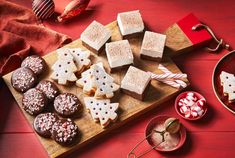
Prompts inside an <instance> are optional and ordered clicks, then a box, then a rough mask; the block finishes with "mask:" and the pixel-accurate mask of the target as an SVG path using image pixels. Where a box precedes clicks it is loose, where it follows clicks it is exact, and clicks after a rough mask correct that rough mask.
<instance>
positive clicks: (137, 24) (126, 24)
mask: <svg viewBox="0 0 235 158" xmlns="http://www.w3.org/2000/svg"><path fill="white" fill-rule="evenodd" d="M117 22H118V26H119V28H120V31H121V34H122V35H123V36H125V35H130V34H134V33H139V32H143V30H144V22H143V19H142V17H141V14H140V12H139V10H135V11H129V12H123V13H119V14H118V16H117Z"/></svg>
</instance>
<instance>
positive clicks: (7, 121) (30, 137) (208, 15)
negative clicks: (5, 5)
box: [0, 0, 235, 158]
mask: <svg viewBox="0 0 235 158" xmlns="http://www.w3.org/2000/svg"><path fill="white" fill-rule="evenodd" d="M11 1H15V2H17V3H19V4H21V5H24V6H27V7H30V5H31V0H21V1H17V0H11ZM68 1H69V0H64V1H62V2H61V0H57V1H56V5H57V9H58V10H62V8H63V7H64V6H65V4H66V3H68ZM134 9H139V10H140V12H141V14H142V16H143V18H144V21H145V24H146V25H147V26H148V28H149V29H151V30H153V31H156V32H163V31H164V30H165V29H166V28H167V27H168V26H170V25H171V24H173V23H174V22H176V21H177V20H179V19H180V18H182V17H184V16H185V15H187V14H188V13H190V12H193V13H194V14H195V15H196V16H198V17H200V19H201V20H202V21H204V22H206V23H207V24H209V25H210V26H211V27H212V28H213V29H214V31H215V32H216V34H217V35H218V36H220V37H223V38H224V40H226V41H228V42H229V43H230V44H231V45H232V46H234V47H235V38H234V36H235V33H234V32H235V11H234V10H235V2H234V1H233V0H215V1H206V0H195V1H189V0H178V1H170V0H145V1H141V0H135V1H127V0H118V1H117V0H106V1H105V0H92V1H91V3H90V7H89V10H88V11H86V13H85V14H83V15H81V16H79V17H77V18H75V19H73V20H72V21H71V22H70V23H67V24H58V23H54V22H47V23H45V24H46V26H48V27H49V28H51V29H54V30H56V31H58V32H62V33H64V34H67V35H69V36H71V37H72V38H73V39H77V38H79V36H80V33H81V32H82V31H83V30H84V29H85V28H86V26H87V25H88V24H89V23H90V22H92V21H93V20H97V21H99V22H101V23H103V24H107V23H109V22H111V21H113V20H115V19H116V16H117V13H119V12H122V11H128V10H134ZM42 40H46V39H42ZM226 53H227V51H223V52H221V53H219V54H210V53H208V52H207V51H206V50H203V49H201V50H197V51H193V52H191V53H188V54H184V55H180V56H178V57H175V58H174V61H175V62H176V63H177V65H178V66H179V67H180V68H181V70H183V71H184V72H185V73H187V74H188V76H189V80H190V82H191V85H192V86H191V89H193V90H195V91H198V92H200V93H202V94H203V95H204V96H205V97H206V99H207V101H208V105H209V111H208V113H207V115H206V116H205V117H204V118H203V119H202V120H199V121H197V122H189V121H185V120H183V119H181V121H182V123H183V124H184V125H185V127H186V128H187V130H188V139H187V141H186V144H185V145H184V146H183V148H182V149H180V150H178V151H176V152H174V153H170V154H159V153H158V152H156V151H152V152H151V153H149V154H148V155H146V157H148V158H156V157H209V156H210V157H213V158H216V157H218V158H221V157H228V158H232V157H235V149H234V146H235V116H234V115H233V114H231V113H230V112H228V111H227V110H225V108H223V107H222V105H221V104H220V103H219V101H218V100H217V99H216V97H215V95H214V93H213V89H212V82H211V77H212V72H213V68H214V66H215V64H216V62H217V61H218V60H219V59H220V58H221V57H222V56H223V55H224V54H226ZM0 100H1V103H0V157H1V158H8V157H9V158H13V157H14V158H15V157H17V158H18V157H19V158H20V157H23V158H31V157H33V158H43V157H47V153H46V151H44V149H43V147H42V146H41V145H40V143H39V141H38V140H37V137H36V136H35V134H34V133H33V131H32V129H31V126H30V125H29V124H28V123H27V121H26V119H25V118H24V116H23V115H22V114H21V112H20V110H19V108H18V106H17V104H16V102H15V101H14V99H13V96H12V95H11V94H10V91H9V90H8V89H7V87H6V86H5V84H2V83H1V85H0ZM161 114H166V115H170V116H175V117H178V116H177V114H176V112H175V110H174V99H172V100H170V101H168V102H166V103H164V104H163V105H162V106H161V108H156V109H154V110H153V111H151V112H149V113H147V114H145V115H143V116H142V117H140V118H138V119H136V120H135V121H132V122H130V123H128V124H127V125H126V126H124V127H122V128H119V129H117V130H115V131H113V132H112V133H111V134H109V135H107V136H106V137H105V138H101V139H99V140H97V141H96V142H94V143H92V144H89V145H88V146H86V147H84V148H82V149H81V150H77V151H75V152H74V153H72V154H71V155H69V156H68V157H72V158H73V157H74V158H75V157H79V158H106V157H115V158H116V157H117V158H120V157H126V155H127V153H128V152H129V151H130V150H131V149H132V148H133V146H134V145H135V144H136V143H137V142H139V141H140V140H141V139H142V138H143V137H144V129H145V126H146V124H147V123H148V121H149V120H150V119H151V118H152V117H154V116H157V115H161ZM147 148H148V145H146V144H145V145H143V148H142V149H140V150H139V151H143V150H144V149H147Z"/></svg>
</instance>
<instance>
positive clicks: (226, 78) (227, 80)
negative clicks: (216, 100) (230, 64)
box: [220, 71, 235, 102]
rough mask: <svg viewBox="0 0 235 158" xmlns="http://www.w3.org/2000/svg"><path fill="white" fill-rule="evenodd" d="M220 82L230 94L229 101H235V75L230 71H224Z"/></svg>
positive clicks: (224, 91)
mask: <svg viewBox="0 0 235 158" xmlns="http://www.w3.org/2000/svg"><path fill="white" fill-rule="evenodd" d="M220 84H221V85H222V86H223V93H224V95H225V96H227V95H228V101H229V102H234V101H235V76H234V75H233V74H230V73H228V72H225V71H222V72H221V74H220Z"/></svg>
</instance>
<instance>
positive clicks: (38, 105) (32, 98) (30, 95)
mask: <svg viewBox="0 0 235 158" xmlns="http://www.w3.org/2000/svg"><path fill="white" fill-rule="evenodd" d="M46 105H47V98H46V96H45V95H44V93H43V92H41V91H40V90H38V89H36V88H31V89H29V90H28V91H27V92H25V93H24V95H23V98H22V107H23V109H24V110H25V111H26V112H27V113H29V114H30V115H37V114H39V113H40V112H42V111H43V110H44V108H45V107H46Z"/></svg>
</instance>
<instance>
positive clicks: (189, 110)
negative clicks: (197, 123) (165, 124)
mask: <svg viewBox="0 0 235 158" xmlns="http://www.w3.org/2000/svg"><path fill="white" fill-rule="evenodd" d="M177 104H178V107H179V112H180V114H182V115H183V116H184V117H185V118H194V119H195V118H199V117H201V116H202V115H203V114H204V113H205V104H206V100H205V99H204V98H201V99H199V98H198V97H197V96H196V94H195V93H193V92H188V93H187V94H186V96H185V97H183V98H181V99H180V100H179V101H178V103H177Z"/></svg>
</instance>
